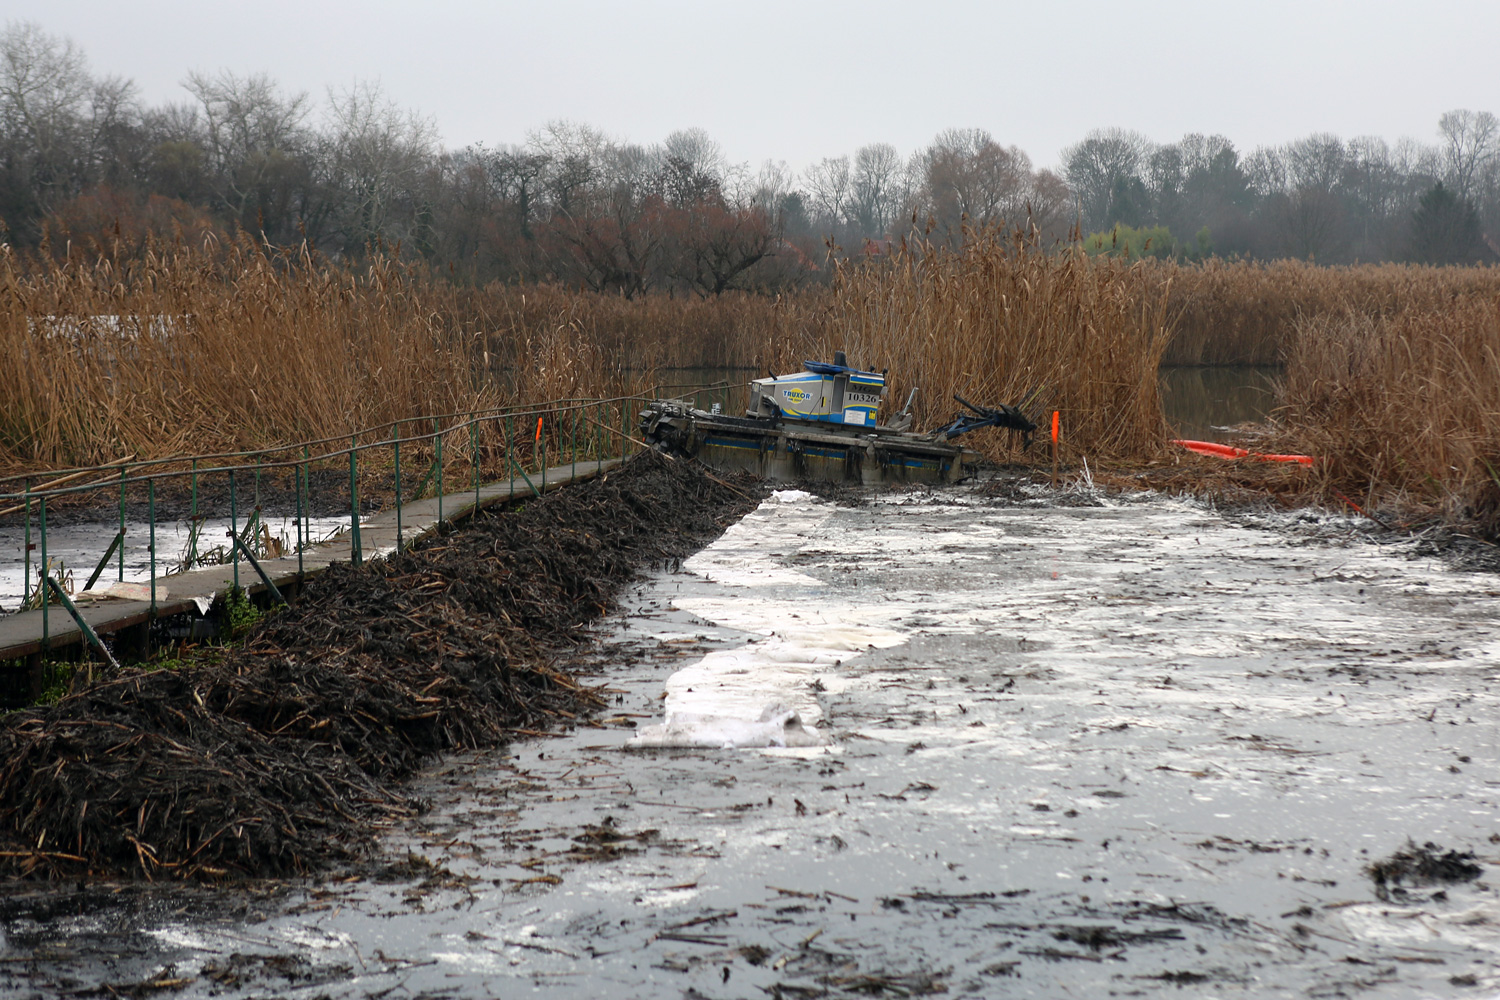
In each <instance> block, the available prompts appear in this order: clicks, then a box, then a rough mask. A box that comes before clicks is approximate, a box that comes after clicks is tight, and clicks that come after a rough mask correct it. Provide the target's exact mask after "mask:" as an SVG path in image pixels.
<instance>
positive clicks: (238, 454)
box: [0, 380, 746, 500]
mask: <svg viewBox="0 0 1500 1000" xmlns="http://www.w3.org/2000/svg"><path fill="white" fill-rule="evenodd" d="M744 384H746V383H740V382H731V381H728V380H720V381H718V382H713V383H694V382H657V383H654V384H653V385H651V386H650V387H649V388H647V389H644V390H642V391H641V392H637V393H631V394H629V395H623V396H601V397H595V396H563V397H558V398H557V399H551V400H546V401H543V402H540V403H506V404H504V405H502V406H487V407H482V408H480V409H474V410H454V411H452V412H449V413H424V414H419V415H416V416H411V417H398V418H397V419H396V420H394V421H382V422H381V423H379V424H372V425H370V426H368V427H361V428H357V429H355V430H352V431H348V432H345V433H340V434H332V435H329V436H328V437H322V438H313V439H311V440H307V441H298V442H295V443H293V444H283V445H271V446H269V447H266V448H251V449H246V450H243V451H219V452H206V453H203V454H197V455H170V456H167V457H165V458H145V459H140V460H139V461H130V462H120V461H118V460H116V461H114V462H105V463H101V464H98V465H75V466H69V467H66V468H61V469H47V470H45V471H43V472H15V473H10V474H9V475H0V483H10V482H17V481H23V480H27V479H39V478H42V477H54V476H55V477H59V478H61V477H63V476H69V475H73V474H75V473H87V472H105V471H113V470H117V469H119V468H120V467H121V466H122V465H124V466H127V467H140V466H152V465H168V464H171V463H174V462H203V461H209V460H217V459H225V458H256V457H259V456H262V455H273V454H275V453H277V452H282V451H292V450H294V449H297V448H304V447H313V446H316V445H321V444H328V443H329V442H331V441H342V440H344V439H345V438H348V437H350V436H358V435H364V434H369V433H372V432H374V431H377V430H383V429H384V428H386V427H389V426H391V425H392V424H395V423H410V422H411V421H414V420H449V419H452V418H454V417H474V418H477V417H478V416H480V415H493V416H502V417H503V416H508V415H510V416H514V415H516V414H519V413H522V412H526V413H536V412H539V411H543V410H550V409H559V408H566V407H568V406H569V405H572V404H579V403H588V404H592V403H618V402H621V401H623V400H627V399H644V398H647V396H648V395H650V396H653V397H654V396H655V395H656V394H658V393H660V392H661V391H662V390H665V389H696V390H699V391H706V390H710V389H735V388H739V387H740V386H742V385H744ZM455 426H457V425H455ZM329 454H330V455H333V456H335V457H336V456H337V455H339V454H343V453H341V452H330V453H329ZM218 468H219V469H224V468H229V466H220V467H218ZM135 481H136V480H131V482H135ZM116 482H117V480H114V479H111V480H110V481H109V483H108V484H103V483H96V484H93V485H86V486H84V487H80V488H79V490H78V491H84V490H88V489H100V488H101V487H102V486H104V485H111V486H113V485H115V483H116ZM78 491H74V492H78ZM65 492H66V491H65ZM39 495H40V494H39V493H33V494H32V496H33V497H36V496H39ZM21 496H22V494H21V493H0V500H9V499H12V498H19V497H21Z"/></svg>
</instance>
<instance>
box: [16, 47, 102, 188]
mask: <svg viewBox="0 0 1500 1000" xmlns="http://www.w3.org/2000/svg"><path fill="white" fill-rule="evenodd" d="M93 90H94V84H93V80H92V79H91V78H90V76H89V73H88V65H87V62H86V61H85V59H84V56H83V53H82V51H80V50H79V49H78V47H77V46H75V45H74V44H73V42H72V41H71V40H68V39H63V38H57V37H55V36H53V35H49V34H47V33H45V32H43V31H42V30H41V28H40V27H38V26H37V25H36V24H34V23H32V22H30V21H22V22H19V23H12V24H8V25H7V26H6V28H5V31H4V32H3V33H0V129H3V130H4V133H3V140H4V156H5V160H6V161H7V166H8V167H9V168H10V171H11V172H12V174H13V175H14V177H15V180H16V182H17V183H18V184H19V185H20V186H21V187H22V189H23V190H24V191H25V192H26V193H27V194H29V196H30V197H32V198H34V199H35V200H36V202H37V204H38V205H39V206H40V207H41V209H42V210H43V211H45V210H46V209H47V208H48V207H50V206H52V205H54V204H56V202H57V201H58V200H59V198H61V197H63V196H66V195H68V194H72V193H76V190H77V187H78V182H79V180H80V175H81V174H82V172H83V169H84V166H85V157H86V155H87V147H88V138H89V137H88V134H87V133H88V127H87V114H88V110H89V99H90V97H91V96H92V94H93ZM18 193H19V192H18Z"/></svg>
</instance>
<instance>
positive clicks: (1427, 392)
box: [1280, 273, 1500, 535]
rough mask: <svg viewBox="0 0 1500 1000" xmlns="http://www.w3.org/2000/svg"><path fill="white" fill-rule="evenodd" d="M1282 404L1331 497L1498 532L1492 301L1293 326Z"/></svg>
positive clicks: (1498, 347) (1498, 329)
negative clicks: (1432, 514)
mask: <svg viewBox="0 0 1500 1000" xmlns="http://www.w3.org/2000/svg"><path fill="white" fill-rule="evenodd" d="M1429 277H1431V278H1432V279H1434V281H1435V282H1436V283H1439V284H1440V285H1450V284H1451V283H1452V282H1453V280H1462V277H1461V276H1460V277H1459V278H1457V279H1452V278H1449V276H1448V275H1445V274H1441V273H1435V274H1430V275H1429ZM1445 278H1448V279H1449V280H1448V281H1444V280H1443V279H1445ZM1283 403H1284V405H1283V408H1282V409H1281V411H1280V415H1281V419H1282V421H1283V423H1284V425H1285V427H1286V429H1287V430H1288V431H1289V433H1290V435H1291V436H1292V438H1293V440H1294V441H1295V443H1296V445H1297V446H1298V447H1300V448H1301V449H1302V450H1305V451H1307V452H1309V453H1312V454H1315V455H1317V456H1319V458H1320V460H1321V461H1320V464H1319V467H1318V468H1319V469H1320V470H1321V473H1320V474H1321V475H1322V477H1323V478H1324V481H1325V483H1326V485H1327V486H1328V487H1329V488H1330V489H1333V490H1338V491H1339V492H1340V493H1342V494H1344V495H1346V496H1347V497H1348V498H1349V499H1352V500H1354V501H1355V502H1356V503H1359V504H1361V505H1365V504H1379V503H1381V502H1394V503H1396V504H1398V505H1400V506H1411V505H1412V504H1420V505H1430V506H1435V507H1440V508H1442V510H1443V512H1444V513H1445V514H1446V515H1447V517H1448V518H1449V519H1450V520H1455V521H1465V520H1469V521H1475V520H1477V521H1479V522H1481V523H1480V527H1481V528H1482V530H1484V531H1485V532H1486V533H1488V534H1491V535H1493V534H1496V533H1497V531H1500V506H1497V503H1500V293H1497V294H1492V295H1467V296H1461V297H1456V298H1453V299H1451V300H1450V301H1448V302H1439V301H1436V300H1434V298H1432V297H1431V296H1429V297H1427V298H1426V299H1425V300H1424V302H1423V304H1422V305H1420V306H1409V307H1407V308H1404V309H1401V310H1399V311H1397V312H1394V313H1393V314H1391V315H1384V316H1372V315H1369V314H1363V313H1358V312H1353V311H1351V312H1349V313H1346V314H1344V315H1324V316H1315V317H1308V318H1304V319H1302V320H1300V321H1298V322H1297V323H1296V324H1295V325H1294V328H1293V332H1292V337H1291V344H1290V350H1289V353H1288V357H1287V369H1286V375H1285V384H1284V387H1283Z"/></svg>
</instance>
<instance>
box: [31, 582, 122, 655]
mask: <svg viewBox="0 0 1500 1000" xmlns="http://www.w3.org/2000/svg"><path fill="white" fill-rule="evenodd" d="M42 582H43V583H45V584H46V586H47V589H49V590H51V591H52V593H53V594H55V595H56V596H57V602H58V603H59V604H61V605H62V606H63V608H64V609H65V610H66V611H67V612H68V614H70V615H72V616H73V621H75V622H77V623H78V631H80V632H82V633H83V637H84V638H85V639H87V640H88V643H89V645H90V646H93V647H94V648H95V649H97V650H98V651H99V655H100V656H103V657H104V659H105V660H106V661H107V662H108V663H109V665H110V666H111V667H114V668H115V669H116V670H119V669H120V664H119V663H118V662H117V661H116V660H115V657H114V654H113V653H111V652H110V651H109V647H108V646H106V645H104V643H102V642H100V641H99V635H98V633H97V632H95V631H94V630H93V629H91V628H89V623H88V622H86V621H84V620H83V615H82V614H81V613H80V612H79V610H78V605H76V604H74V603H73V602H72V601H70V600H68V594H67V591H65V590H63V588H62V584H60V583H58V582H57V581H56V580H54V579H52V576H51V574H49V573H43V574H42ZM89 678H90V679H91V680H92V679H93V672H92V671H90V673H89Z"/></svg>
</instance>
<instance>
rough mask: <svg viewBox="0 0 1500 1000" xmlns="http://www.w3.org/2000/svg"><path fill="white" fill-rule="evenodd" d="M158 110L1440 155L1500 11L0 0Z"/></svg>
mask: <svg viewBox="0 0 1500 1000" xmlns="http://www.w3.org/2000/svg"><path fill="white" fill-rule="evenodd" d="M0 20H32V21H35V22H37V23H38V24H39V25H41V27H42V28H43V29H44V30H46V31H47V32H49V33H52V34H57V35H66V36H68V37H71V38H72V39H73V40H74V41H75V42H77V43H78V44H79V45H81V46H82V47H83V49H84V50H85V52H86V53H87V55H88V57H89V61H90V65H91V67H92V68H93V70H94V71H95V72H96V73H117V74H120V75H123V76H127V77H130V78H132V79H134V80H135V81H136V83H137V84H138V85H139V87H140V89H141V93H142V96H143V97H144V98H145V99H146V100H147V101H148V102H150V103H159V102H162V101H166V100H174V101H176V100H183V99H185V97H186V94H185V92H184V91H183V90H182V88H181V86H180V84H181V81H182V79H183V77H184V76H185V75H186V74H187V72H188V71H189V70H193V69H197V70H204V71H209V72H213V71H217V70H220V69H231V70H234V71H235V72H238V73H248V72H259V71H265V72H268V73H270V74H271V75H272V76H273V77H275V78H276V79H277V80H279V81H280V82H281V83H282V84H283V85H284V86H285V87H287V88H288V89H292V90H305V91H308V92H310V93H311V94H312V95H313V96H314V97H316V98H319V99H322V98H323V97H324V96H325V93H326V90H327V88H328V87H329V86H330V85H332V86H342V85H347V84H349V83H352V82H354V81H356V80H365V79H379V80H380V82H381V84H382V85H383V87H384V89H385V91H386V93H387V94H389V95H390V96H391V97H392V98H394V99H395V100H396V101H398V102H399V103H401V104H402V105H404V106H407V107H410V108H413V109H417V110H420V111H422V112H424V113H426V114H428V115H430V116H432V117H433V118H434V119H435V120H436V122H437V124H438V127H439V130H440V132H441V134H442V137H443V139H444V142H445V143H446V144H447V145H448V146H450V147H458V146H464V145H467V144H469V143H471V142H476V141H483V142H486V143H488V144H491V145H493V144H497V143H517V142H521V141H523V140H524V138H525V135H526V132H527V131H528V130H529V129H532V128H535V127H536V126H538V125H541V124H542V123H544V122H546V121H548V120H549V119H553V118H568V119H573V120H576V121H582V122H587V123H590V124H592V125H595V126H598V127H600V128H602V129H603V130H604V131H605V132H607V133H609V134H610V135H613V136H616V137H619V138H627V139H630V140H633V141H636V142H641V143H650V142H655V141H657V140H660V139H661V138H663V137H664V136H666V135H667V133H669V132H671V131H673V130H674V129H678V128H686V127H689V126H695V125H696V126H701V127H703V128H705V129H707V130H708V132H709V133H710V135H712V136H713V137H714V138H715V139H717V140H718V141H719V142H720V143H721V144H722V145H723V147H724V151H725V153H726V154H727V156H728V157H729V159H730V160H731V161H735V162H746V161H748V162H750V163H751V164H752V166H754V165H758V164H759V163H760V162H761V161H762V160H765V159H777V160H786V161H787V162H788V163H789V164H790V165H791V166H792V167H794V168H797V169H801V168H803V167H805V166H807V165H808V164H809V163H811V162H814V161H816V160H818V159H819V158H821V157H824V156H836V155H839V154H841V153H852V152H853V151H854V150H855V149H856V148H857V147H859V146H861V145H863V144H865V143H868V142H874V141H885V142H890V143H892V144H894V145H895V146H896V147H897V148H898V149H900V150H901V151H902V153H903V154H905V153H910V152H912V151H913V150H914V149H916V148H918V147H919V146H922V145H924V144H926V143H927V142H928V141H930V140H931V139H932V137H933V136H934V135H935V134H936V133H937V132H938V131H939V130H940V129H943V128H948V127H952V126H963V127H980V128H985V129H988V130H989V131H990V132H992V133H993V134H994V136H995V138H996V139H997V140H999V141H1000V142H1001V143H1003V144H1006V145H1009V144H1012V143H1014V144H1016V145H1019V146H1020V147H1021V148H1022V149H1024V150H1026V152H1028V153H1029V154H1030V155H1031V157H1032V159H1033V160H1034V162H1035V163H1036V165H1037V166H1049V165H1054V164H1056V163H1057V161H1058V153H1059V151H1060V150H1061V149H1062V147H1063V146H1065V145H1067V144H1068V143H1071V142H1075V141H1077V140H1078V139H1080V138H1082V136H1083V134H1084V133H1085V132H1087V131H1088V130H1089V129H1091V128H1096V127H1105V126H1120V127H1124V128H1132V129H1137V130H1139V131H1141V132H1144V133H1145V134H1147V135H1148V136H1150V137H1151V138H1152V139H1155V140H1156V141H1158V142H1166V141H1171V140H1175V139H1177V138H1180V137H1181V136H1182V135H1183V134H1184V133H1187V132H1206V133H1213V132H1220V133H1223V134H1224V135H1227V136H1228V137H1229V138H1230V139H1231V140H1233V141H1234V143H1235V145H1236V146H1237V147H1238V148H1239V149H1240V150H1241V152H1242V153H1248V152H1249V150H1250V149H1252V148H1254V147H1255V146H1257V145H1261V144H1275V143H1282V142H1287V141H1289V140H1291V139H1295V138H1297V137H1299V136H1303V135H1306V134H1308V133H1310V132H1315V131H1328V132H1334V133H1336V134H1338V135H1341V136H1343V137H1344V138H1352V137H1354V136H1356V135H1371V134H1373V135H1380V136H1384V137H1385V138H1387V139H1392V140H1394V139H1396V138H1399V137H1401V136H1403V135H1409V136H1412V137H1414V138H1417V139H1421V140H1422V141H1424V142H1431V141H1434V139H1435V130H1436V127H1437V119H1438V116H1439V115H1440V114H1442V113H1443V112H1444V111H1447V110H1451V109H1453V108H1461V107H1462V108H1471V109H1474V110H1489V111H1494V112H1496V113H1500V72H1497V70H1496V65H1497V57H1500V0H1486V2H1481V0H1449V2H1445V0H1428V2H1425V3H1423V2H1419V0H1360V2H1333V0H1301V2H1285V0H1251V2H1242V3H1234V4H1230V3H1222V2H1216V0H1196V2H1181V0H1172V2H1153V0H1114V2H1096V0H1071V2H1067V3H1049V2H1045V0H1027V2H1009V0H1007V2H992V3H981V2H959V0H952V2H942V0H927V2H916V0H908V2H903V3H891V2H886V0H865V2H861V3H845V2H838V3H833V2H817V0H805V2H802V3H791V2H784V0H763V2H752V3H736V4H729V3H716V2H713V0H698V2H674V0H635V2H622V3H600V2H587V0H551V2H541V0H532V2H529V3H511V2H502V0H495V2H479V0H468V2H463V0H422V2H413V0H405V2H392V0H363V2H360V3H352V2H346V3H326V2H322V0H244V2H239V3H232V4H219V3H212V2H209V3H203V2H196V3H188V2H183V0H45V2H37V0H0Z"/></svg>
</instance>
